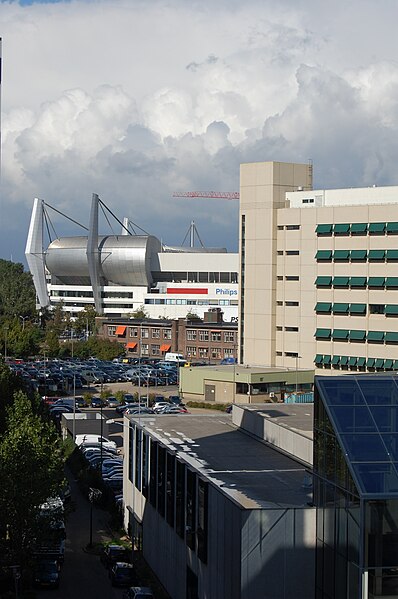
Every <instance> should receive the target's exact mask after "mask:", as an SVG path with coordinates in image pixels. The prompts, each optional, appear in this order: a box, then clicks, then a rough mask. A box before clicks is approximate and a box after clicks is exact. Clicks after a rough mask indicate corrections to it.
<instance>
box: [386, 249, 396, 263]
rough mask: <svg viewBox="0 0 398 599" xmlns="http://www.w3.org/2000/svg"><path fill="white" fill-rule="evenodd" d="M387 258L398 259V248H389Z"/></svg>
mask: <svg viewBox="0 0 398 599" xmlns="http://www.w3.org/2000/svg"><path fill="white" fill-rule="evenodd" d="M386 258H387V261H388V260H398V250H387V251H386Z"/></svg>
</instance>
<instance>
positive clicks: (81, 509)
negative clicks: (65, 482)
mask: <svg viewBox="0 0 398 599" xmlns="http://www.w3.org/2000/svg"><path fill="white" fill-rule="evenodd" d="M70 484H71V489H72V505H73V511H71V513H70V514H69V516H68V519H67V523H66V543H65V563H64V565H63V567H62V571H61V584H60V587H59V589H57V590H54V591H50V594H51V599H99V598H101V599H121V597H122V595H123V590H122V589H116V588H113V587H112V586H111V582H110V580H109V577H108V571H107V569H106V568H105V567H104V566H103V565H102V563H101V562H100V559H99V557H98V555H94V554H90V553H88V552H87V550H86V546H87V544H88V542H89V539H90V503H89V501H88V500H87V499H86V498H85V497H84V496H83V495H82V494H81V493H80V490H79V488H78V486H77V484H76V482H75V481H74V480H73V479H70ZM108 518H109V515H108V513H107V512H105V511H103V510H100V509H96V508H95V507H94V508H93V543H94V544H95V543H100V542H105V541H109V540H111V537H110V535H109V532H108V530H107V528H106V523H107V520H108ZM48 597H49V591H48V589H43V590H39V591H38V592H37V599H48Z"/></svg>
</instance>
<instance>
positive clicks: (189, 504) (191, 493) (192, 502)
mask: <svg viewBox="0 0 398 599" xmlns="http://www.w3.org/2000/svg"><path fill="white" fill-rule="evenodd" d="M186 514H187V516H186V517H187V526H186V530H187V533H186V542H187V545H188V547H190V549H193V550H195V537H196V534H195V533H196V475H195V474H194V472H192V470H189V468H187V500H186Z"/></svg>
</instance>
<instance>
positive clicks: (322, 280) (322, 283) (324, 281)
mask: <svg viewBox="0 0 398 599" xmlns="http://www.w3.org/2000/svg"><path fill="white" fill-rule="evenodd" d="M331 284H332V277H317V278H316V281H315V285H316V286H317V287H330V285H331Z"/></svg>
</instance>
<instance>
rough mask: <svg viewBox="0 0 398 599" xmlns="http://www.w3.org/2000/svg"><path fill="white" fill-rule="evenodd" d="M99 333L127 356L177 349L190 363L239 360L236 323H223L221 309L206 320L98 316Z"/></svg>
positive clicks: (154, 354) (158, 355)
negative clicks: (114, 342)
mask: <svg viewBox="0 0 398 599" xmlns="http://www.w3.org/2000/svg"><path fill="white" fill-rule="evenodd" d="M97 327H98V334H99V336H101V337H103V338H105V339H110V340H111V341H116V342H118V343H120V345H121V346H122V349H123V350H124V351H125V352H126V356H127V357H133V358H134V357H151V358H161V357H163V356H164V355H165V354H166V353H167V352H178V353H181V354H183V355H184V357H185V358H186V360H187V361H188V362H192V363H195V362H205V363H214V362H216V363H218V362H219V361H220V360H224V359H236V356H237V329H238V325H237V323H235V322H232V323H231V322H224V320H223V313H222V312H221V310H220V309H213V310H210V311H207V312H205V313H204V319H203V321H202V320H200V319H193V320H189V319H187V318H179V319H175V320H171V319H165V318H162V319H149V318H148V319H123V318H117V319H115V318H113V319H112V318H110V317H109V318H106V319H103V318H98V319H97Z"/></svg>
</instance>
